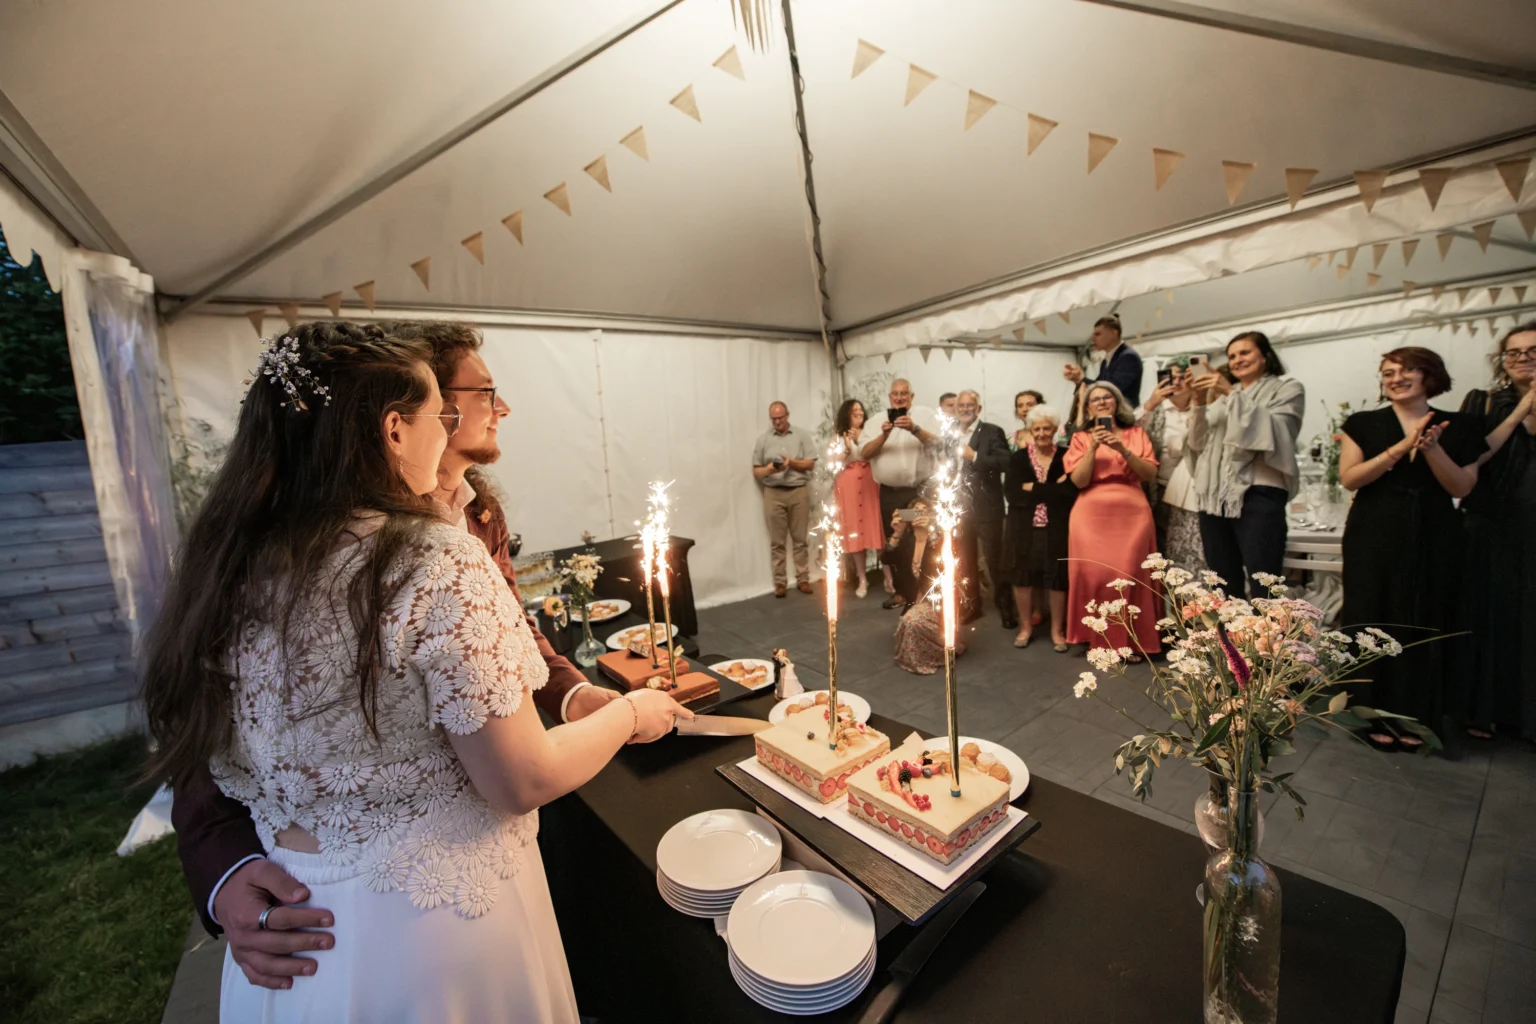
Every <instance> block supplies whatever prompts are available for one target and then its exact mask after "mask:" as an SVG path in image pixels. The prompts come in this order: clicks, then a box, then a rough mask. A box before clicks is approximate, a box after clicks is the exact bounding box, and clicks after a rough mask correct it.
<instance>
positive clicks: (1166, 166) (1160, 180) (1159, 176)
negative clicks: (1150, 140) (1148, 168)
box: [1152, 148, 1184, 192]
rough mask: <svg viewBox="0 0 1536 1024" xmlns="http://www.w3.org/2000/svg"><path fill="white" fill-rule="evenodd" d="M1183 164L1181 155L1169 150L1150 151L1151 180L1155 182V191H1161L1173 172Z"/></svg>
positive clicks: (1182, 155)
mask: <svg viewBox="0 0 1536 1024" xmlns="http://www.w3.org/2000/svg"><path fill="white" fill-rule="evenodd" d="M1183 162H1184V154H1183V153H1175V152H1174V151H1173V150H1171V149H1156V148H1154V149H1153V150H1152V178H1153V180H1154V181H1156V182H1157V191H1159V192H1161V191H1162V189H1163V186H1164V185H1166V184H1168V179H1169V178H1171V177H1173V172H1174V170H1175V169H1176V168H1177V167H1178V166H1179V164H1181V163H1183Z"/></svg>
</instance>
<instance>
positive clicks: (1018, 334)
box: [998, 327, 1024, 341]
mask: <svg viewBox="0 0 1536 1024" xmlns="http://www.w3.org/2000/svg"><path fill="white" fill-rule="evenodd" d="M1013 340H1014V341H1023V340H1024V328H1022V327H1015V328H1014V329H1013ZM998 341H1002V339H1001V338H999V339H998Z"/></svg>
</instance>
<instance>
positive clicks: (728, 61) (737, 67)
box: [715, 46, 747, 82]
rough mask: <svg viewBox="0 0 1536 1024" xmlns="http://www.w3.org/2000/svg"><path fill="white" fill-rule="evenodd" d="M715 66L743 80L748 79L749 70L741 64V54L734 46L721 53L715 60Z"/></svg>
mask: <svg viewBox="0 0 1536 1024" xmlns="http://www.w3.org/2000/svg"><path fill="white" fill-rule="evenodd" d="M715 67H717V68H719V69H720V70H721V71H724V72H725V73H726V74H728V75H731V76H732V77H734V78H739V79H741V80H742V81H743V82H745V81H746V80H747V72H746V70H745V69H743V68H742V66H741V54H739V53H737V52H736V47H734V46H733V47H731V48H730V49H729V50H726V51H725V52H724V53H722V54H721V55H720V59H719V60H717V61H715Z"/></svg>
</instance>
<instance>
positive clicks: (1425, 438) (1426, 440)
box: [1413, 413, 1449, 452]
mask: <svg viewBox="0 0 1536 1024" xmlns="http://www.w3.org/2000/svg"><path fill="white" fill-rule="evenodd" d="M1430 415H1434V414H1433V413H1431V414H1430ZM1448 425H1449V423H1448V422H1442V423H1436V424H1434V425H1433V426H1430V427H1426V428H1425V429H1424V431H1423V432H1422V433H1421V434H1419V440H1418V443H1417V444H1415V445H1414V446H1413V450H1414V451H1416V452H1427V451H1431V450H1433V449H1435V448H1438V447H1440V435H1441V434H1443V433H1445V428H1446V427H1447V426H1448Z"/></svg>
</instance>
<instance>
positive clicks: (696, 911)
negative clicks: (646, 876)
mask: <svg viewBox="0 0 1536 1024" xmlns="http://www.w3.org/2000/svg"><path fill="white" fill-rule="evenodd" d="M656 891H657V892H659V893H661V898H662V900H663V901H665V902H666V904H667V905H668V906H670V907H671V908H672V909H673V910H675V911H677V912H678V913H680V914H687V915H688V916H689V917H709V918H715V917H724V916H725V915H726V914H729V913H730V912H731V903H730V902H725V903H723V904H721V905H714V906H711V905H706V904H699V903H694V902H692V901H690V900H688V899H685V898H684V897H682V896H679V895H678V894H677V893H676V892H675V891H673V890H672V889H669V888H668V887H667V885H666V883H665V881H664V880H663V876H662V874H661V872H659V871H658V872H656ZM731 902H734V900H732V901H731Z"/></svg>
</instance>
